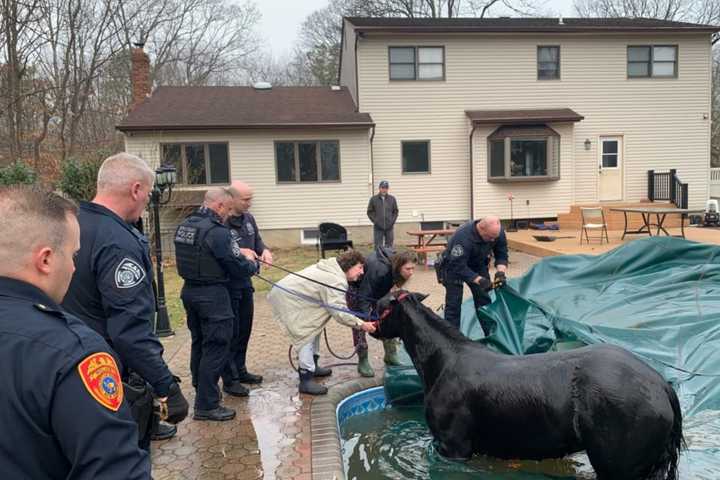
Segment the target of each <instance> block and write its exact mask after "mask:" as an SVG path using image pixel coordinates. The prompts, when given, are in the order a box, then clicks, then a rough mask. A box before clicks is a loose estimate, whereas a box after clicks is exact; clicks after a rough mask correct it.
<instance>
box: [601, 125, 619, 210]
mask: <svg viewBox="0 0 720 480" xmlns="http://www.w3.org/2000/svg"><path fill="white" fill-rule="evenodd" d="M622 152H623V146H622V138H621V137H600V148H599V153H600V158H599V159H598V172H599V178H598V185H599V192H598V193H599V197H600V201H601V202H607V201H613V200H622V198H623V174H622V172H623V169H622V161H623V159H622Z"/></svg>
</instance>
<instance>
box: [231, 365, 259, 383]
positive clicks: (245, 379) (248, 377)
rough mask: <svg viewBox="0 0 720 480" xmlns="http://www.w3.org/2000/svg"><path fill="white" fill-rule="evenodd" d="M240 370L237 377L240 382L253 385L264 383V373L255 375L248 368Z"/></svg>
mask: <svg viewBox="0 0 720 480" xmlns="http://www.w3.org/2000/svg"><path fill="white" fill-rule="evenodd" d="M239 370H240V371H239V372H238V378H237V379H236V380H237V381H238V382H240V383H247V384H251V385H255V384H258V383H262V381H263V377H262V375H255V374H254V373H250V372H248V371H247V369H246V368H241V369H239Z"/></svg>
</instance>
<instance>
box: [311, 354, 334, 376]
mask: <svg viewBox="0 0 720 480" xmlns="http://www.w3.org/2000/svg"><path fill="white" fill-rule="evenodd" d="M313 359H314V360H315V372H314V373H313V375H314V376H316V377H329V376H330V375H332V370H331V369H329V368H325V367H320V366H318V360H319V359H320V355H313Z"/></svg>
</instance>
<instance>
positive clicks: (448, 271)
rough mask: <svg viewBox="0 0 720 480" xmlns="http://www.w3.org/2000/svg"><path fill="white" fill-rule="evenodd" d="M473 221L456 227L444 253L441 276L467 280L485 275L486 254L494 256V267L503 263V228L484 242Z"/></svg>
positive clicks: (505, 252) (505, 260) (504, 248)
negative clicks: (495, 237) (443, 271)
mask: <svg viewBox="0 0 720 480" xmlns="http://www.w3.org/2000/svg"><path fill="white" fill-rule="evenodd" d="M477 222H478V221H477V220H476V221H472V222H468V223H466V224H464V225H462V226H461V227H460V228H458V229H457V230H456V231H455V233H454V234H453V236H452V237H450V240H448V245H447V248H446V249H445V253H444V257H445V260H444V263H445V265H444V268H445V275H446V279H447V280H448V281H459V280H461V281H463V282H467V283H471V282H472V281H473V280H474V279H475V277H477V276H478V275H482V276H483V277H487V276H488V265H489V264H490V255H491V254H492V255H493V256H494V257H495V266H496V267H497V266H498V265H507V263H508V249H507V239H506V238H505V230H502V229H501V230H500V235H499V236H498V238H497V239H496V240H495V241H493V242H486V241H485V240H483V238H482V237H481V236H480V234H479V233H478V231H477V228H476V225H477Z"/></svg>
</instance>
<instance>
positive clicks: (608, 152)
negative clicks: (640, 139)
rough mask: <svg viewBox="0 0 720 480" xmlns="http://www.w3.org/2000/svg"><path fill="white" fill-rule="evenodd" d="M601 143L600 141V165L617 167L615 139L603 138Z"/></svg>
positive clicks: (616, 144)
mask: <svg viewBox="0 0 720 480" xmlns="http://www.w3.org/2000/svg"><path fill="white" fill-rule="evenodd" d="M601 143H602V166H603V168H617V166H618V142H617V140H603V141H602V142H601Z"/></svg>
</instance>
